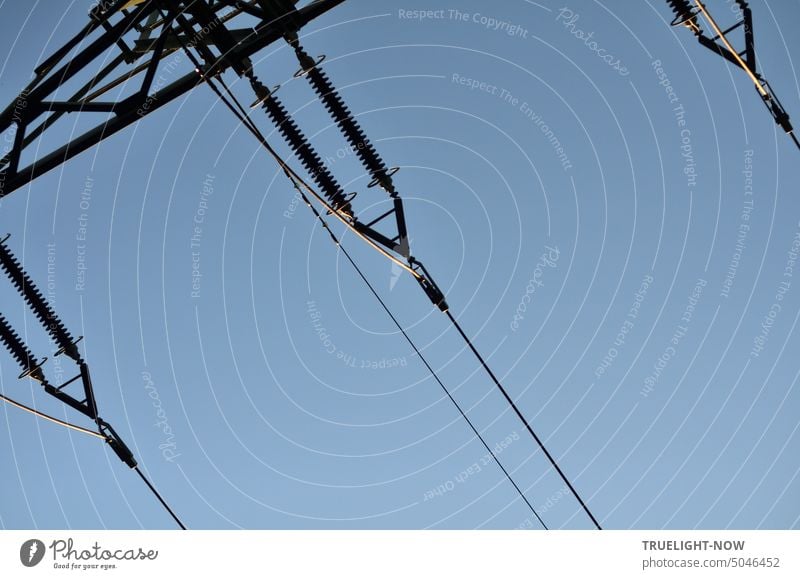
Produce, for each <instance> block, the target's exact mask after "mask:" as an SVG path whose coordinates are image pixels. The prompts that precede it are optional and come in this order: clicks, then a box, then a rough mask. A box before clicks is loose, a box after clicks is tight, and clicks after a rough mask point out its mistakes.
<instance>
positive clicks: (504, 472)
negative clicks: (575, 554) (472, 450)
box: [295, 184, 548, 530]
mask: <svg viewBox="0 0 800 579" xmlns="http://www.w3.org/2000/svg"><path fill="white" fill-rule="evenodd" d="M295 188H296V189H297V192H298V193H300V195H301V196H302V198H303V201H305V203H306V205H308V207H309V208H310V209H311V211H312V212H313V213H314V215H315V216H316V218H317V219H318V220H319V222H320V223H321V224H322V227H323V229H325V230H326V231H327V232H328V235H330V237H331V239H332V240H333V242H334V243H335V244H336V245H337V247H338V248H339V249H340V250H341V251H342V253H343V254H344V256H345V257H346V258H347V261H349V262H350V265H352V266H353V268H354V269H355V270H356V272H357V273H358V275H359V276H360V277H361V279H362V280H364V283H365V284H366V285H367V287H368V288H369V290H370V292H372V295H374V296H375V299H377V300H378V302H379V303H380V304H381V307H383V309H384V310H385V311H386V313H387V314H388V315H389V317H390V318H391V320H392V322H394V325H395V326H397V329H398V330H400V333H402V334H403V337H404V338H405V339H406V341H407V342H408V343H409V344H410V345H411V347H412V348H413V349H414V352H415V353H416V354H417V356H418V357H419V359H420V360H422V363H423V364H425V367H426V368H427V369H428V371H429V372H430V373H431V376H433V378H434V379H435V380H436V382H438V384H439V386H441V387H442V390H444V393H445V394H447V397H448V398H449V399H450V401H451V402H452V403H453V405H454V406H455V407H456V408H457V409H458V412H459V413H460V414H461V416H462V417H463V418H464V420H466V421H467V424H469V427H470V428H471V429H472V432H474V433H475V436H477V437H478V438H479V439H480V441H481V442H482V443H483V446H484V447H486V450H487V451H489V454H490V455H491V456H492V458H493V459H494V461H495V462H496V463H497V466H499V467H500V470H502V471H503V474H504V475H505V476H506V478H507V479H508V481H509V482H510V483H511V484H512V485H514V488H515V489H516V491H517V492H518V493H519V496H521V497H522V500H523V501H525V504H526V505H528V508H529V509H530V510H531V512H532V513H533V514H534V516H536V518H537V519H538V521H539V523H540V524H541V525H542V527H544V529H545V530H548V527H547V525H546V524H545V523H544V521H543V520H542V518H541V517H540V516H539V513H537V512H536V509H535V508H534V507H533V505H531V503H530V501H528V498H527V497H526V496H525V494H524V493H523V492H522V490H521V489H520V488H519V486H518V485H517V483H516V482H514V479H513V478H511V475H510V474H509V473H508V471H507V470H506V469H505V467H504V466H503V465H502V463H501V462H500V460H499V459H498V458H497V456H496V455H495V453H494V452H493V451H492V449H491V448H490V447H489V445H488V444H487V442H486V440H485V439H484V438H483V436H481V434H480V432H479V431H478V429H477V428H476V427H475V425H474V424H473V423H472V421H471V420H470V419H469V417H468V416H467V414H466V412H464V410H463V409H462V408H461V406H460V405H459V404H458V402H456V400H455V398H453V396H452V394H450V391H449V390H448V389H447V387H446V386H445V385H444V383H443V382H442V381H441V380H440V379H439V376H438V374H437V373H436V372H435V371H434V369H433V368H432V367H431V365H430V364H429V363H428V360H426V359H425V356H423V355H422V352H420V350H419V348H417V346H416V344H415V343H414V341H413V340H412V339H411V337H410V336H409V335H408V333H407V332H406V330H405V329H404V328H403V326H402V325H401V324H400V322H399V321H398V320H397V318H396V317H395V316H394V314H393V313H392V311H391V310H390V309H389V306H387V305H386V302H384V301H383V299H382V298H381V296H380V295H379V294H378V292H377V290H376V289H375V287H374V286H373V285H372V283H371V282H370V281H369V279H367V277H366V275H364V272H363V271H362V270H361V268H360V267H359V266H358V264H357V263H356V262H355V260H354V259H353V258H352V257H351V256H350V253H349V252H348V251H347V249H345V248H344V246H343V245H342V244H341V242H340V241H339V239H338V238H337V237H336V235H335V234H334V233H333V231H331V229H330V227H328V224H327V223H326V222H325V219H324V218H323V217H322V215H320V214H319V212H318V211H317V209H316V208H315V207H314V206H313V205H311V203H310V202H309V200H308V198H307V197H306V196H305V195H304V194H303V192H302V191H301V190H300V188H299V187H298V186H297V184H295Z"/></svg>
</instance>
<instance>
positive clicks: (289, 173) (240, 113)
mask: <svg viewBox="0 0 800 579" xmlns="http://www.w3.org/2000/svg"><path fill="white" fill-rule="evenodd" d="M184 51H185V52H186V53H187V55H189V57H190V60H192V63H193V64H194V65H195V67H198V70H199V63H198V62H197V60H196V59H195V58H194V55H192V54H191V53H190V52H189V51H188V49H187V48H186V47H185V46H184ZM203 79H204V80H205V82H206V84H208V85H209V87H211V89H212V90H213V91H214V93H215V94H216V95H217V97H218V98H219V99H220V100H221V101H222V102H223V103H224V104H225V106H227V107H228V109H230V111H231V112H233V114H234V115H235V116H236V117H237V119H238V120H239V121H240V122H241V123H242V124H243V125H244V126H245V127H246V128H247V129H248V130H249V131H250V132H251V133H252V134H253V135H254V136H255V137H256V139H257V140H258V141H259V143H260V144H261V145H262V146H263V147H264V148H265V149H266V150H267V151H268V152H269V153H270V154H271V155H272V157H273V158H274V159H275V160H276V161H277V162H278V164H279V166H280V167H281V168H282V169H283V171H284V173H285V175H286V177H287V178H288V179H289V180H290V182H291V183H292V185H293V186H294V188H295V189H296V190H297V192H298V193H299V194H300V196H301V197H302V199H303V201H304V202H305V203H306V205H307V206H308V207H309V208H310V209H311V211H312V212H313V213H314V215H315V217H316V218H317V219H318V220H319V222H320V223H321V225H322V227H323V229H325V231H327V232H328V235H330V237H331V240H332V241H333V242H334V244H336V246H337V247H339V249H340V250H341V251H342V253H343V254H344V255H345V257H346V258H347V260H348V261H349V262H350V264H351V265H352V266H353V268H354V269H355V270H356V272H357V273H358V275H359V276H360V277H361V279H362V280H363V281H364V283H365V284H366V285H367V287H368V288H369V290H370V291H371V292H372V294H373V295H374V296H375V298H376V299H377V300H378V302H379V303H380V305H381V306H382V307H383V309H384V310H385V311H386V313H387V314H388V315H389V317H390V318H391V320H392V322H394V324H395V325H396V326H397V329H398V330H399V331H400V332H401V333H402V334H403V336H404V337H405V339H406V341H408V343H409V344H410V345H411V347H412V348H413V350H414V352H415V353H416V354H417V356H419V358H420V360H421V361H422V362H423V364H424V365H425V367H426V368H427V369H428V371H429V372H430V373H431V375H432V376H433V378H434V379H435V380H436V382H437V383H438V384H439V386H441V388H442V390H443V391H444V392H445V394H446V395H447V397H448V398H449V399H450V401H451V402H452V403H453V405H454V406H455V407H456V409H457V410H458V412H459V414H460V415H461V416H462V417H463V418H464V420H465V421H466V422H467V424H468V425H469V427H470V429H472V431H473V432H474V433H475V435H476V436H477V437H478V439H479V440H480V441H481V443H482V444H483V446H484V447H485V448H486V450H487V451H488V452H489V454H490V455H491V457H492V458H493V459H494V461H495V462H496V463H497V465H498V466H499V467H500V470H502V472H503V474H504V475H505V477H506V478H507V479H508V480H509V482H510V483H511V484H512V485H513V486H514V489H515V490H516V491H517V493H519V495H520V497H522V500H523V501H524V502H525V504H526V505H527V506H528V508H529V509H530V510H531V512H532V513H533V514H534V516H535V517H536V519H537V520H538V521H539V523H540V524H541V525H542V527H543V528H544V529H548V527H547V525H546V524H545V522H544V521H543V520H542V518H541V517H540V516H539V513H537V512H536V509H535V508H534V507H533V505H532V504H531V503H530V501H529V500H528V498H527V497H526V496H525V493H523V492H522V489H520V487H519V485H517V483H516V482H515V481H514V479H513V478H512V477H511V475H510V474H509V472H508V471H507V470H506V468H505V467H504V466H503V465H502V463H501V462H500V461H499V460H498V458H497V456H496V455H495V453H494V451H492V449H491V447H490V446H489V444H488V443H487V442H486V440H485V439H484V438H483V436H482V435H481V434H480V432H479V431H478V429H477V428H476V427H475V425H474V424H473V423H472V421H471V420H470V419H469V417H468V416H467V414H466V413H465V412H464V410H463V409H462V408H461V406H460V405H459V404H458V402H457V401H456V400H455V398H453V396H452V394H451V393H450V391H449V390H448V389H447V387H446V386H445V385H444V383H443V382H442V381H441V379H440V378H439V376H438V374H437V373H436V372H435V371H434V369H433V368H432V367H431V365H430V364H429V363H428V361H427V360H426V358H425V357H424V356H423V355H422V352H421V351H420V350H419V349H418V348H417V346H416V344H415V343H414V341H413V340H412V339H411V337H410V336H409V335H408V333H407V332H406V330H405V329H404V328H403V326H402V325H401V324H400V322H399V321H398V320H397V318H396V317H395V316H394V314H393V313H392V312H391V310H390V309H389V307H388V306H387V305H386V302H384V301H383V299H382V298H381V297H380V295H379V294H378V292H377V290H375V288H374V286H373V285H372V284H371V283H370V281H369V280H368V279H367V277H366V276H365V275H364V273H363V271H362V270H361V269H360V268H359V266H358V264H357V263H356V262H355V260H354V259H353V258H352V256H351V255H350V254H349V253H348V252H347V250H346V249H345V248H344V247H343V246H342V244H341V242H340V241H339V239H338V238H337V237H336V235H335V234H334V233H333V231H331V229H330V227H329V226H328V224H327V222H326V221H325V219H324V218H323V217H322V215H320V213H319V212H318V211H317V209H316V208H315V207H314V206H313V205H312V204H311V201H310V200H309V199H308V197H306V195H305V193H304V192H303V190H302V189H301V187H300V185H301V184H302V185H303V186H304V187H305V188H306V189H309V191H310V192H311V193H312V194H313V190H311V187H310V186H309V185H308V184H307V183H305V182H304V181H303V179H302V178H300V176H299V175H297V174H296V173H295V172H294V171H293V170H292V169H291V167H290V166H289V165H288V163H287V162H286V161H285V160H284V159H283V158H282V157H280V155H278V153H277V152H276V151H275V150H274V149H273V148H272V147H271V146H270V145H269V143H268V142H267V140H266V137H264V135H263V133H261V131H260V129H259V128H258V127H257V126H256V125H255V123H254V122H253V120H252V119H250V118H249V116H248V115H247V112H246V110H245V109H244V107H243V106H242V105H241V103H240V102H239V100H238V99H237V98H236V96H235V95H234V94H233V93H232V92H231V90H230V89H229V88H228V86H227V84H226V83H225V81H224V80H222V79H221V78H220V83H221V84H222V86H223V87H224V88H225V92H227V93H228V95H229V96H230V97H231V101H233V102H234V103H235V106H234V105H233V104H231V102H230V101H228V99H227V98H226V97H225V96H224V95H223V94H222V92H221V91H220V90H219V88H218V87H217V86H216V85H215V83H214V81H213V80H212V79H211V78H208V77H205V76H204V77H203ZM237 109H238V110H237ZM317 197H318V196H317Z"/></svg>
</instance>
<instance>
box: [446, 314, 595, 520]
mask: <svg viewBox="0 0 800 579" xmlns="http://www.w3.org/2000/svg"><path fill="white" fill-rule="evenodd" d="M447 317H448V318H450V321H451V322H453V326H454V327H455V328H456V330H458V333H459V334H461V337H462V338H464V341H465V342H466V344H467V346H469V348H470V350H472V353H473V354H475V357H476V358H477V359H478V361H479V362H480V364H481V366H483V368H484V370H486V373H487V374H488V375H489V377H490V378H491V379H492V382H494V384H495V386H497V388H498V390H500V392H501V393H502V395H503V397H504V398H505V399H506V400H507V401H508V404H509V405H510V406H511V408H512V410H514V413H515V414H516V415H517V416H518V417H519V419H520V420H521V421H522V423H523V424H524V425H525V428H526V430H527V431H528V433H529V434H530V435H531V437H532V438H533V440H534V441H536V444H537V445H539V448H540V449H542V452H544V455H545V456H546V457H547V460H549V461H550V464H551V465H552V466H553V468H554V469H555V471H556V472H557V473H558V475H559V476H560V477H561V480H563V481H564V483H565V484H566V485H567V487H569V490H570V492H571V493H572V494H573V495H574V496H575V498H576V499H577V500H578V502H579V503H580V505H581V507H582V508H583V510H584V512H585V513H586V514H587V515H588V516H589V518H590V519H591V520H592V523H594V526H595V527H597V528H598V529H599V530H602V527H601V526H600V523H599V522H598V521H597V519H596V518H595V516H594V515H593V514H592V511H590V510H589V507H588V506H587V505H586V503H585V502H583V499H582V498H581V496H580V495H579V494H578V491H577V490H575V487H574V486H572V483H571V482H570V481H569V479H568V478H567V475H565V474H564V471H562V470H561V467H559V466H558V463H557V462H556V460H555V458H553V455H552V454H550V452H549V451H548V450H547V447H546V446H545V445H544V443H543V442H542V440H541V439H540V438H539V436H537V434H536V432H535V431H534V430H533V428H532V427H531V425H530V423H529V422H528V420H527V419H526V418H525V416H524V415H523V414H522V412H520V409H519V408H518V407H517V404H516V403H515V402H514V399H513V398H511V396H509V394H508V392H507V391H506V389H505V388H504V387H503V384H502V383H501V382H500V380H498V379H497V376H495V375H494V372H492V369H491V368H490V367H489V364H487V363H486V360H484V359H483V356H481V354H480V352H478V350H477V348H475V346H474V345H473V344H472V340H470V339H469V336H467V334H466V333H464V330H463V329H461V325H460V324H459V323H458V321H457V320H456V319H455V318H454V317H453V314H451V313H450V312H449V311H448V312H447Z"/></svg>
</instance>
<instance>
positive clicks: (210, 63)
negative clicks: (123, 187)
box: [0, 0, 448, 311]
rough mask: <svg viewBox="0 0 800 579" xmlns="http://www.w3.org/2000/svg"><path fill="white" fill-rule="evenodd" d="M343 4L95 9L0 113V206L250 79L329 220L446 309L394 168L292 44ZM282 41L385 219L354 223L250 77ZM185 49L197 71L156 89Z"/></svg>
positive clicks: (136, 4)
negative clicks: (202, 89)
mask: <svg viewBox="0 0 800 579" xmlns="http://www.w3.org/2000/svg"><path fill="white" fill-rule="evenodd" d="M343 1H344V0H314V1H312V2H310V3H309V4H307V5H305V6H303V7H301V8H299V9H298V8H297V7H296V4H297V0H114V1H108V2H105V3H101V4H98V5H96V6H95V8H93V9H92V11H91V12H90V17H91V21H90V22H89V24H87V25H86V26H85V27H84V29H83V30H82V31H81V32H79V33H78V34H77V35H75V36H74V37H73V38H72V39H71V40H70V41H69V42H67V43H66V44H65V45H64V46H63V47H62V48H60V49H59V50H57V51H56V52H55V53H54V54H53V55H52V56H51V57H50V58H48V59H47V60H46V61H45V62H44V63H42V65H40V66H39V67H38V68H37V69H36V70H35V71H34V74H35V78H34V80H33V81H32V82H31V83H30V84H29V85H28V86H27V87H26V88H25V89H24V90H23V91H22V92H21V93H20V95H19V96H18V97H17V98H16V99H15V100H14V101H13V102H12V103H11V104H9V105H8V106H7V107H6V109H5V110H4V111H3V112H2V113H0V133H6V134H10V133H11V132H12V131H13V134H14V138H13V146H11V147H10V150H8V151H5V152H4V153H3V156H2V158H0V198H2V197H4V196H6V195H8V194H10V193H12V192H13V191H15V190H17V189H19V188H20V187H23V186H25V185H26V184H28V183H30V182H31V181H32V180H34V179H36V178H37V177H38V176H40V175H42V174H44V173H46V172H48V171H50V170H52V169H54V168H56V167H58V166H59V165H61V164H63V163H65V162H66V161H68V160H69V159H71V158H72V157H74V156H76V155H78V154H80V153H81V152H83V151H86V150H87V149H89V148H91V147H92V146H94V145H96V144H97V143H99V142H100V141H102V140H103V139H106V138H108V137H110V136H111V135H113V134H115V133H117V132H119V131H120V130H122V129H124V128H126V127H128V126H129V125H131V124H134V123H136V122H137V121H139V120H140V119H142V118H143V117H145V116H147V115H149V114H150V113H152V112H153V111H155V110H158V109H159V108H161V107H163V106H164V105H166V104H168V103H170V102H172V101H173V100H175V99H176V98H178V97H179V96H181V95H183V94H186V93H187V92H189V91H191V90H192V89H194V88H195V87H197V86H198V85H200V84H203V83H206V82H211V81H213V80H214V79H216V78H219V77H220V76H221V75H222V73H224V72H225V71H228V70H233V71H234V72H235V73H236V74H237V75H239V76H241V77H247V78H248V79H249V80H250V83H251V85H252V87H253V89H254V90H255V92H256V95H257V98H258V101H257V103H258V104H260V105H261V106H263V108H264V109H265V110H266V112H267V113H268V115H269V117H270V119H271V120H272V121H273V122H274V123H275V125H276V126H277V128H278V129H279V132H280V133H281V134H282V136H283V137H284V139H285V140H286V141H287V143H288V144H289V146H290V147H291V148H292V150H293V151H294V153H295V155H296V156H297V157H298V159H299V160H300V161H301V162H302V164H303V166H304V167H305V169H306V171H307V172H308V173H309V175H311V177H312V178H313V180H314V181H315V183H316V185H317V186H318V187H319V189H320V190H321V192H322V193H323V194H324V196H325V198H326V199H327V203H326V206H327V209H328V211H329V212H331V213H336V214H337V217H338V218H340V219H341V220H343V221H344V223H345V224H346V225H347V226H348V227H349V228H350V229H352V230H353V231H354V232H355V233H357V234H358V235H359V236H361V237H362V238H363V239H365V240H366V241H368V242H369V243H370V244H371V245H373V246H374V247H376V248H377V249H378V250H379V251H381V252H382V253H384V255H385V256H386V257H389V258H390V259H393V260H395V261H396V262H398V263H401V264H402V265H404V267H406V269H407V270H408V271H409V272H410V273H411V274H412V275H413V276H414V278H415V279H416V280H417V282H418V283H419V284H420V286H421V287H422V289H423V290H424V291H425V293H426V295H427V296H428V297H429V298H430V299H431V301H432V302H433V303H434V304H435V305H437V307H439V308H440V309H441V310H442V311H447V307H448V306H447V303H446V302H445V299H444V295H443V294H442V292H441V291H440V290H439V288H438V286H437V285H436V283H435V282H434V281H433V280H432V278H431V276H430V274H429V273H428V272H427V271H426V270H425V267H424V266H423V265H422V263H420V262H419V260H417V259H416V258H414V257H413V256H412V255H411V251H410V247H409V242H408V233H407V226H406V219H405V212H404V209H403V201H402V199H401V198H400V196H399V194H398V192H397V189H396V188H395V185H394V183H393V181H392V175H393V174H394V173H395V172H396V171H397V169H396V168H387V166H386V164H385V163H384V162H383V161H382V160H381V159H380V156H379V155H378V153H377V152H376V151H375V149H374V147H373V146H372V144H371V143H370V142H369V140H368V139H367V138H366V136H365V134H364V132H363V131H362V129H361V127H360V126H359V125H358V123H357V121H356V120H355V118H354V117H353V115H352V114H351V113H350V111H349V110H348V109H347V106H346V105H345V104H344V101H343V100H342V99H341V97H340V96H339V95H338V94H337V92H336V90H335V89H334V87H333V85H332V83H331V82H330V80H329V79H328V77H327V76H326V75H325V73H324V72H322V70H321V69H320V67H319V65H320V63H321V61H322V60H323V59H324V57H322V58H320V59H319V60H317V61H315V60H314V59H312V58H311V57H309V56H308V54H306V53H305V51H304V50H303V48H302V47H301V46H300V43H299V37H298V33H299V31H300V30H301V29H302V28H303V27H304V26H305V25H307V24H308V23H309V22H311V21H312V20H314V19H315V18H317V17H318V16H321V15H322V14H324V13H326V12H328V11H329V10H331V9H332V8H334V7H336V6H338V5H339V4H341V3H342V2H343ZM243 16H247V17H250V18H249V22H250V23H253V22H257V24H255V26H251V27H248V28H230V27H229V24H231V23H234V22H239V21H241V20H244V19H245V18H239V17H243ZM237 19H238V20H237ZM254 19H255V20H254ZM282 38H283V39H284V40H286V41H287V42H288V43H289V44H290V45H291V46H292V47H293V48H294V50H295V52H296V54H297V57H298V60H299V61H300V63H301V71H300V72H299V73H298V76H307V78H308V79H309V81H310V83H311V86H312V88H313V89H314V91H315V92H316V93H317V95H318V97H319V99H320V100H321V102H322V103H323V104H324V106H325V107H326V109H327V110H328V111H329V112H330V114H331V116H332V117H333V119H334V121H335V122H336V124H337V125H338V126H339V127H340V128H341V130H342V133H343V135H344V136H345V138H346V139H347V140H348V142H349V143H350V145H351V146H352V148H353V150H354V151H355V153H356V154H357V156H358V157H359V159H360V160H361V161H362V162H363V163H364V166H365V167H366V169H367V171H368V172H369V175H370V176H371V179H372V182H371V183H370V186H375V185H379V186H380V187H381V188H382V189H384V190H385V191H386V192H387V193H388V194H389V197H390V199H391V208H390V209H389V210H388V211H385V212H384V213H383V214H381V215H378V216H374V215H372V216H369V217H366V218H364V219H359V216H357V215H356V212H355V210H354V209H353V204H352V201H353V199H354V198H355V194H354V193H345V192H344V191H343V190H342V188H341V187H340V186H339V185H338V183H336V180H335V178H334V177H333V175H331V174H330V172H329V171H328V169H327V168H326V167H325V166H324V164H323V163H322V160H321V157H320V155H318V154H317V153H316V152H315V151H314V149H313V146H312V145H311V144H310V142H309V141H308V139H307V138H306V137H305V135H303V133H302V131H301V130H300V129H299V127H298V126H297V124H296V123H295V122H294V121H293V120H292V119H291V117H290V116H289V114H288V112H287V111H286V108H285V107H283V105H282V104H281V103H280V101H279V100H278V98H277V97H276V96H275V94H274V91H269V90H268V89H267V88H266V87H265V86H264V85H263V84H262V83H261V82H260V81H259V80H258V79H257V78H256V76H255V73H254V72H253V65H252V62H251V60H250V57H251V56H252V55H253V54H255V53H256V52H258V51H260V50H261V49H263V48H264V47H266V46H268V45H270V44H272V43H273V42H275V41H278V40H280V39H282ZM190 50H192V51H194V52H196V53H197V55H198V56H197V59H196V60H195V62H197V66H196V67H195V70H194V71H192V72H190V73H188V74H186V75H184V76H182V77H181V78H179V79H177V80H175V81H174V82H172V83H170V84H168V85H166V86H163V87H158V86H155V85H154V80H155V77H156V72H157V70H158V67H159V64H161V63H162V62H163V61H164V59H165V58H166V57H168V56H169V55H170V54H172V53H174V52H177V51H185V52H189V51H190ZM101 58H104V60H103V61H102V62H108V64H105V65H104V66H102V68H101V69H100V70H99V72H97V73H96V74H94V75H93V76H92V77H91V78H90V79H89V80H88V81H86V82H85V83H84V84H83V85H82V86H81V87H80V88H79V89H78V90H77V91H76V92H75V93H74V94H73V95H72V96H71V97H70V98H68V99H66V100H60V99H58V98H56V92H57V91H58V90H59V89H60V87H62V86H63V85H64V84H65V83H67V82H69V81H71V80H73V79H75V78H76V77H78V75H79V74H80V73H81V72H82V71H85V70H86V69H87V68H88V67H89V66H90V65H91V64H92V63H96V62H98V61H100V59H101ZM193 59H194V58H193ZM139 77H141V81H140V84H139V85H138V88H137V90H135V92H134V93H133V94H131V95H130V96H127V97H126V98H122V99H121V100H116V101H113V100H112V101H108V100H102V98H103V97H104V96H106V95H107V94H108V93H109V92H112V91H113V90H115V89H117V88H119V87H120V86H122V85H127V83H133V82H135V81H134V80H133V79H137V78H139ZM154 89H156V90H154ZM98 113H99V114H101V115H102V116H104V117H107V118H105V120H103V121H102V122H98V123H97V124H96V125H95V126H94V127H93V128H91V129H90V130H88V131H86V132H84V133H83V134H81V135H79V136H77V137H75V138H70V139H69V140H68V141H67V142H66V143H65V144H63V145H62V146H60V147H58V148H57V149H55V150H53V151H50V152H49V153H46V154H43V155H38V154H36V153H38V150H39V147H38V145H39V143H40V142H41V139H42V137H43V135H45V134H46V133H47V131H48V130H49V129H51V127H52V126H53V125H54V124H55V123H56V122H57V121H58V120H59V119H61V118H62V117H63V116H64V115H67V114H73V115H81V116H89V115H97V114H98ZM29 151H30V152H33V153H34V155H35V158H34V159H33V160H31V161H30V163H29V164H27V165H25V166H20V160H21V159H22V155H23V153H26V152H29ZM379 225H380V229H378V226H379ZM387 228H388V231H389V232H387ZM405 264H407V266H406V265H405Z"/></svg>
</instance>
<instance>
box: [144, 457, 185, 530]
mask: <svg viewBox="0 0 800 579" xmlns="http://www.w3.org/2000/svg"><path fill="white" fill-rule="evenodd" d="M133 470H135V471H136V473H137V474H138V475H139V476H140V477H141V478H142V480H143V481H144V484H146V485H147V488H149V489H150V490H151V491H152V492H153V495H155V497H156V498H157V499H158V501H159V502H160V503H161V504H162V505H164V508H165V509H166V510H167V512H168V513H169V514H170V515H172V518H173V519H175V522H176V523H178V526H179V527H180V528H181V530H183V531H185V530H186V527H185V526H184V525H183V523H182V522H181V520H180V519H179V518H178V515H176V514H175V513H174V512H173V510H172V509H171V508H170V506H169V505H168V504H167V501H165V500H164V499H163V498H162V496H161V494H159V492H158V491H157V490H156V487H154V486H153V485H152V484H151V483H150V481H149V480H147V477H146V476H144V474H143V473H142V471H141V470H139V467H138V466H135V467H133Z"/></svg>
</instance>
